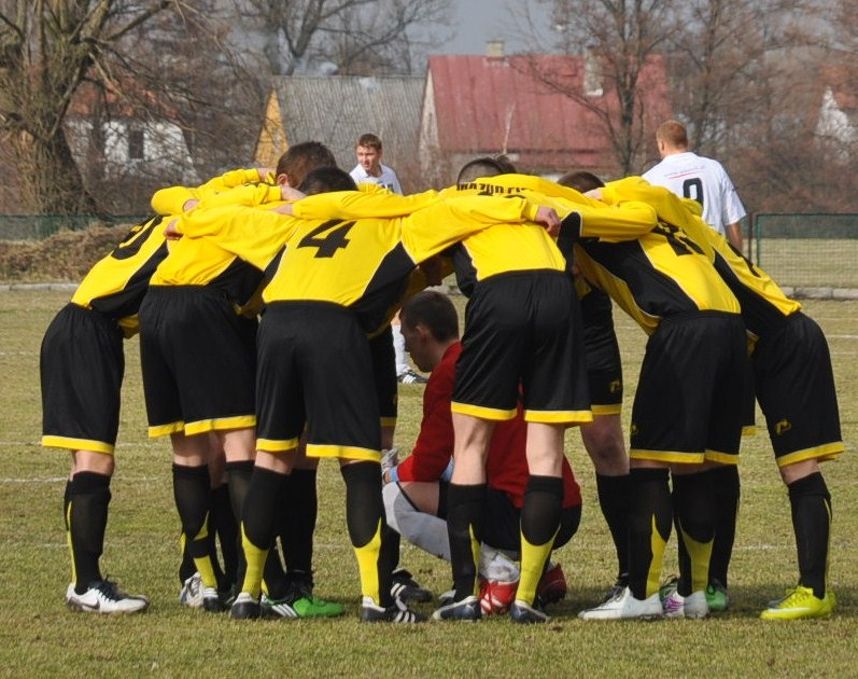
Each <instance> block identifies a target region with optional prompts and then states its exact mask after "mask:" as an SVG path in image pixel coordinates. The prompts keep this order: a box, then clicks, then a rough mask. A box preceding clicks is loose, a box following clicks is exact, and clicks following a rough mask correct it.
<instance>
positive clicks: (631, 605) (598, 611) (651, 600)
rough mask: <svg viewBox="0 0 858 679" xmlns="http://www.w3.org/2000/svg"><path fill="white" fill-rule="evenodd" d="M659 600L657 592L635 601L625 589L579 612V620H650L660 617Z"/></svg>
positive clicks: (626, 588)
mask: <svg viewBox="0 0 858 679" xmlns="http://www.w3.org/2000/svg"><path fill="white" fill-rule="evenodd" d="M662 615H663V613H662V609H661V599H660V598H659V596H658V592H656V593H655V594H653V595H652V596H651V597H648V598H646V599H643V600H641V599H636V598H635V597H634V596H633V595H632V591H631V590H630V589H629V588H628V587H625V588H623V590H622V591H621V592H619V593H618V594H617V595H616V596H615V597H613V598H611V599H608V600H607V601H605V602H604V603H603V604H600V605H598V606H596V607H595V608H589V609H587V610H585V611H581V612H580V613H579V614H578V617H579V618H581V620H651V619H653V618H660V617H662Z"/></svg>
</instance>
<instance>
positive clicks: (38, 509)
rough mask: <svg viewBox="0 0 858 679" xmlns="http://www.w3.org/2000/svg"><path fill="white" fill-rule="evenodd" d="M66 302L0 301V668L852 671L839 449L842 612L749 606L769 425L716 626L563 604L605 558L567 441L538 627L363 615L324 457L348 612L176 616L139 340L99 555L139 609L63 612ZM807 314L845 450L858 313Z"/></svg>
mask: <svg viewBox="0 0 858 679" xmlns="http://www.w3.org/2000/svg"><path fill="white" fill-rule="evenodd" d="M67 297H68V293H64V292H26V291H18V292H0V328H2V335H0V337H2V339H0V374H2V384H3V387H2V391H0V398H2V401H0V441H2V448H3V454H2V456H0V465H2V468H0V535H2V548H0V573H2V587H0V675H4V676H36V675H77V676H84V675H98V676H101V675H107V676H119V675H123V676H137V675H144V674H151V675H158V676H177V677H178V676H199V675H209V676H221V675H234V676H243V675H257V676H268V675H274V674H281V675H286V676H318V675H328V676H344V675H349V676H385V677H386V676H436V675H445V676H464V675H470V676H473V677H477V676H535V677H540V676H581V675H587V676H624V675H634V676H636V677H645V676H648V675H656V674H657V675H663V676H670V675H673V676H691V675H698V676H706V675H708V676H716V675H717V676H719V677H729V676H755V675H771V676H790V675H794V676H798V675H816V676H858V666H856V663H855V659H854V658H855V656H854V649H855V647H856V646H855V644H856V641H858V639H856V635H858V620H856V613H858V606H857V604H858V601H857V600H856V598H858V538H856V536H858V492H856V491H858V480H856V479H858V473H856V472H858V462H857V461H856V457H855V455H854V454H851V453H850V454H847V455H846V456H844V457H843V458H842V459H841V460H840V461H838V462H835V463H831V464H829V465H826V467H825V469H824V471H825V474H826V478H827V482H828V485H829V488H830V489H831V492H832V495H833V506H834V525H833V536H832V545H831V569H830V582H831V584H832V587H833V588H834V590H835V591H836V593H837V597H838V602H839V609H838V611H837V613H836V616H835V617H834V618H832V619H831V620H820V621H803V622H796V623H772V622H763V621H760V620H758V619H757V615H758V612H759V610H760V608H761V606H762V605H763V604H764V602H765V601H767V600H768V599H770V598H773V597H774V596H777V595H780V593H781V592H782V590H783V589H784V588H786V587H788V586H790V585H792V584H794V582H795V579H796V576H797V570H796V566H795V554H794V551H795V550H794V544H793V537H792V530H791V524H790V518H789V505H788V502H787V498H786V492H785V490H784V487H783V484H782V483H781V481H780V478H779V476H778V474H777V472H776V470H775V467H774V464H773V462H772V456H771V453H770V449H769V444H768V440H767V437H766V436H765V435H763V434H760V435H758V436H756V437H754V438H751V439H746V441H745V443H744V447H743V451H742V465H741V474H742V482H743V488H742V493H743V504H742V511H741V515H740V525H739V528H738V536H737V544H736V548H735V552H734V558H733V565H732V569H731V588H730V594H731V597H732V601H733V605H732V607H731V610H730V611H729V612H728V613H726V614H723V615H721V616H719V617H717V618H712V619H709V620H704V621H661V622H653V623H592V622H591V623H584V622H581V621H579V620H577V618H576V617H575V616H576V613H577V612H578V611H579V610H580V609H582V608H584V607H586V606H588V605H591V604H592V603H593V602H595V601H596V599H597V598H598V597H599V596H600V594H601V593H602V592H603V591H604V590H605V589H606V588H607V587H608V586H609V585H610V580H611V578H612V576H613V572H614V562H613V556H612V551H611V548H610V539H609V536H608V534H607V530H606V528H605V526H604V521H603V519H602V517H601V514H600V512H599V509H598V506H597V504H596V500H595V483H594V480H593V474H592V468H591V466H590V463H589V461H588V460H587V458H586V455H585V454H584V452H583V448H582V446H581V444H580V439H579V436H578V434H577V432H575V431H572V432H570V433H569V435H568V437H567V454H568V456H569V458H570V460H571V461H572V464H573V467H574V468H575V469H576V472H577V474H578V478H579V481H580V482H581V484H582V487H583V491H584V501H585V508H584V518H583V521H582V527H581V530H580V531H579V533H578V535H576V536H575V537H574V538H573V539H572V541H571V543H570V544H569V545H567V546H566V547H565V548H564V549H562V550H560V551H559V552H558V553H557V555H558V559H559V560H560V561H561V562H562V564H563V566H564V569H565V571H566V573H567V577H568V578H569V583H570V589H571V591H570V596H569V598H568V599H567V600H566V601H564V602H562V603H561V604H559V605H558V606H555V607H554V608H553V609H552V611H553V614H554V616H555V617H554V618H553V621H552V623H551V624H548V625H545V626H534V627H527V628H523V627H519V626H513V625H512V624H511V623H510V622H509V621H508V620H507V619H496V620H495V619H490V620H486V621H484V622H483V623H481V624H479V625H472V626H466V625H457V624H441V623H434V624H431V623H430V624H425V625H420V626H414V627H408V628H402V627H396V626H384V625H376V626H370V625H361V624H359V623H358V622H357V615H356V611H357V600H358V596H357V594H358V581H357V568H356V564H355V561H354V556H353V553H352V551H351V549H350V547H349V544H348V539H347V536H346V534H345V520H344V515H343V504H344V502H343V484H342V481H341V480H340V477H339V473H338V471H337V470H336V468H335V465H334V464H333V463H330V462H329V463H323V465H322V468H321V473H320V516H319V526H318V530H317V536H316V559H315V563H316V569H317V572H316V581H317V592H318V593H319V594H321V595H323V596H326V597H328V598H333V599H338V600H341V601H343V602H344V603H346V604H347V614H346V616H345V617H344V618H341V619H338V620H332V621H283V622H280V621H276V622H269V621H260V622H256V623H244V624H242V623H236V622H233V621H230V620H229V619H227V618H226V617H225V616H212V615H206V614H202V613H199V612H195V611H190V610H187V609H182V608H180V606H179V604H178V601H177V594H178V582H177V577H176V570H177V567H178V561H179V553H178V541H177V538H178V532H179V529H178V518H177V516H176V513H175V510H174V508H173V503H172V489H171V480H170V473H169V470H170V453H169V451H168V447H167V444H166V443H165V442H162V441H158V442H154V443H153V442H150V441H149V440H148V439H147V438H146V436H145V414H144V411H143V400H142V391H141V381H140V372H139V361H138V356H137V342H136V340H132V341H131V342H129V343H128V344H127V350H126V355H127V357H128V366H127V370H126V382H125V391H124V406H123V412H122V423H121V430H120V439H119V443H118V446H117V452H116V458H117V465H118V468H117V474H116V476H115V477H114V482H113V486H112V490H113V502H112V504H111V514H110V523H109V525H108V537H107V549H106V553H105V557H104V560H103V564H104V565H105V566H106V570H107V572H108V573H109V574H110V575H111V576H113V577H116V578H117V579H118V580H119V581H120V583H121V584H122V585H124V586H125V587H126V588H127V589H128V590H129V591H134V592H144V593H146V594H147V595H149V597H150V598H151V599H152V601H153V604H152V607H151V609H150V611H149V612H148V613H147V614H146V615H142V616H136V617H135V616H131V617H126V618H121V617H119V618H107V617H106V616H105V617H96V616H91V615H84V614H73V613H71V612H69V611H68V610H66V608H65V606H64V602H63V595H64V592H65V588H66V585H67V583H68V577H69V574H68V564H67V561H68V559H67V552H66V546H65V540H64V533H63V530H62V514H61V506H62V490H63V484H64V482H65V478H64V477H65V475H66V474H67V472H68V460H67V456H66V455H64V454H59V453H57V452H51V451H48V452H46V451H44V450H42V449H41V448H40V447H39V446H38V443H37V442H38V439H39V435H40V416H41V412H40V411H41V408H40V397H39V386H38V350H39V343H40V341H41V337H42V334H43V332H44V329H45V327H46V326H47V324H48V322H49V321H50V319H51V318H52V316H53V315H54V314H55V313H56V311H57V310H58V309H59V308H60V307H61V306H62V305H63V304H64V303H65V301H66V299H67ZM805 308H806V310H807V311H808V313H810V315H812V316H813V317H814V318H816V320H817V321H819V323H820V324H821V325H822V327H823V329H824V330H825V332H826V333H827V335H828V338H829V342H830V345H831V349H832V354H833V360H834V368H835V373H836V376H837V379H838V388H839V396H840V408H841V419H842V423H843V428H844V431H843V434H844V438H845V439H846V441H847V445H848V444H849V443H850V442H852V441H855V440H856V438H858V370H856V369H855V365H856V362H858V323H856V318H858V305H856V304H855V303H847V302H809V303H808V304H807V305H806V307H805ZM615 318H616V320H617V325H618V334H619V337H620V344H621V347H622V350H623V359H624V368H625V374H626V384H627V393H626V413H628V411H629V410H630V404H631V398H632V396H633V389H634V383H635V376H636V374H637V370H638V367H639V364H640V357H641V354H642V349H643V344H644V336H643V333H641V332H640V330H638V329H637V327H636V326H633V325H632V323H631V321H629V319H627V318H626V317H625V316H624V315H623V314H622V313H621V312H616V314H615ZM420 397H421V387H417V386H406V387H403V388H402V389H401V392H400V414H401V417H400V423H399V428H398V433H397V443H398V445H399V446H400V448H402V449H408V447H409V446H410V444H411V442H413V440H414V436H415V434H416V431H417V426H418V420H419V414H420ZM758 422H759V416H758ZM673 544H674V542H673V541H672V543H671V545H673ZM669 551H670V553H671V554H673V549H672V548H671V549H670V550H669ZM673 561H674V558H672V557H671V558H670V559H669V560H668V562H667V563H666V564H665V573H666V574H669V573H670V572H672V571H673V569H674V568H675V567H674V565H673V563H672V562H673ZM402 564H403V565H404V566H407V567H408V568H409V569H411V570H412V572H414V573H415V574H416V576H417V577H418V579H419V580H420V581H421V583H423V584H424V585H425V586H428V587H430V588H431V589H433V590H434V591H435V592H436V593H437V592H441V591H443V590H445V589H447V588H448V587H449V584H450V575H449V568H448V566H447V564H445V563H443V562H441V561H438V560H435V559H433V558H431V557H428V556H425V555H422V554H421V553H419V552H418V551H417V550H415V549H414V548H410V547H407V546H403V552H402ZM429 610H430V609H428V607H427V612H428V611H429Z"/></svg>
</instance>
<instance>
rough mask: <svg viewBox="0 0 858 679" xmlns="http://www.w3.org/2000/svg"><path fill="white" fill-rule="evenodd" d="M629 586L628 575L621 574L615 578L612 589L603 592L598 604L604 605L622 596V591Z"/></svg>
mask: <svg viewBox="0 0 858 679" xmlns="http://www.w3.org/2000/svg"><path fill="white" fill-rule="evenodd" d="M628 584H629V581H628V574H627V573H623V574H622V575H621V576H620V577H618V578H617V581H616V582H615V583H614V585H613V587H611V589H609V590H608V591H607V592H605V594H604V596H603V597H602V599H601V601H599V603H600V604H603V603H605V602H606V601H610V600H611V599H616V598H617V597H618V596H620V595H622V593H623V590H624V589H625V588H626V586H627V585H628Z"/></svg>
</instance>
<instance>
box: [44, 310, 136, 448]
mask: <svg viewBox="0 0 858 679" xmlns="http://www.w3.org/2000/svg"><path fill="white" fill-rule="evenodd" d="M122 339H123V335H122V330H121V329H120V327H119V324H118V323H117V322H116V321H115V320H112V319H110V318H108V317H107V316H104V315H103V314H101V313H99V312H97V311H90V310H89V309H84V308H83V307H80V306H78V305H77V304H71V303H69V304H67V305H66V306H65V307H63V308H62V309H61V310H60V312H59V313H58V314H57V315H56V316H55V317H54V320H53V321H51V324H50V325H49V326H48V329H47V331H46V332H45V337H44V339H43V340H42V349H41V355H40V359H39V373H40V377H41V382H42V445H43V446H46V447H49V448H67V449H69V450H91V451H93V452H97V453H113V449H114V446H115V445H116V433H117V432H118V431H119V399H120V390H121V388H122V377H123V375H124V374H125V354H124V353H123V350H122Z"/></svg>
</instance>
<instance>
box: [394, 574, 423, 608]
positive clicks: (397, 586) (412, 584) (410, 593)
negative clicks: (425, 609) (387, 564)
mask: <svg viewBox="0 0 858 679" xmlns="http://www.w3.org/2000/svg"><path fill="white" fill-rule="evenodd" d="M390 594H391V595H392V596H393V598H394V599H401V600H402V601H404V602H406V603H421V604H425V603H427V602H429V601H432V592H430V591H429V590H428V589H423V588H422V587H421V586H420V585H419V584H417V581H416V580H415V579H414V578H413V577H412V575H411V573H409V572H408V571H407V570H405V569H404V568H399V569H397V570H395V571H393V584H392V585H391V586H390Z"/></svg>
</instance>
